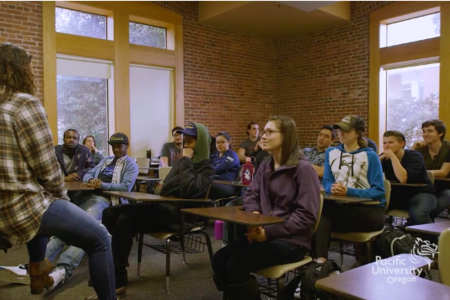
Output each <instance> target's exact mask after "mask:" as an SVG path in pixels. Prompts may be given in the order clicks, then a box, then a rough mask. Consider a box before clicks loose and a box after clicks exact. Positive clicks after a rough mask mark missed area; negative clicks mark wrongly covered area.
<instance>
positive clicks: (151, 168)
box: [139, 167, 159, 170]
mask: <svg viewBox="0 0 450 300" xmlns="http://www.w3.org/2000/svg"><path fill="white" fill-rule="evenodd" d="M139 169H143V170H159V168H153V167H139Z"/></svg>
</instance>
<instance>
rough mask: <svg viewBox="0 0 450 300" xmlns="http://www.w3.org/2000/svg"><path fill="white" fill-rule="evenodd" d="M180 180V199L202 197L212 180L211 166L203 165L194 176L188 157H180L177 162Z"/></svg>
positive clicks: (212, 171) (212, 170) (192, 166)
mask: <svg viewBox="0 0 450 300" xmlns="http://www.w3.org/2000/svg"><path fill="white" fill-rule="evenodd" d="M178 166H179V172H180V174H178V175H179V178H180V197H182V198H187V199H189V198H195V197H199V195H202V194H203V195H204V194H205V193H206V192H207V191H208V188H209V186H210V185H211V183H212V181H213V178H214V168H213V166H212V164H208V165H205V167H204V168H203V170H202V171H201V172H198V173H197V174H194V165H193V163H192V160H191V159H190V158H189V157H182V158H181V159H180V160H179V161H178Z"/></svg>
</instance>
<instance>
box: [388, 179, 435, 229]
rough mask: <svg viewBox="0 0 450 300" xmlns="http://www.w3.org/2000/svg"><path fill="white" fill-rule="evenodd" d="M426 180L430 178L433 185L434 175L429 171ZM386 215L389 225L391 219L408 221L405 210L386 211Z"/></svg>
mask: <svg viewBox="0 0 450 300" xmlns="http://www.w3.org/2000/svg"><path fill="white" fill-rule="evenodd" d="M427 174H428V178H430V181H431V183H432V184H434V174H433V173H432V172H431V171H427ZM386 215H387V216H389V224H391V225H392V221H393V217H397V218H402V219H408V218H409V213H408V211H407V210H404V209H388V210H387V211H386Z"/></svg>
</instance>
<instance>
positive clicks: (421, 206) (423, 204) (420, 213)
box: [406, 193, 437, 226]
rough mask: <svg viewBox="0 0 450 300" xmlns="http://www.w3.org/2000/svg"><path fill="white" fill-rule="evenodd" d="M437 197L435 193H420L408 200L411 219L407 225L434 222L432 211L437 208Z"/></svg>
mask: <svg viewBox="0 0 450 300" xmlns="http://www.w3.org/2000/svg"><path fill="white" fill-rule="evenodd" d="M436 205H437V199H436V196H435V195H434V194H428V193H418V194H416V195H414V196H413V197H412V198H411V199H409V201H408V208H407V210H408V213H409V221H408V222H407V224H406V225H407V226H412V225H420V224H427V223H433V221H432V220H431V217H430V215H431V213H432V212H433V211H434V210H435V209H436Z"/></svg>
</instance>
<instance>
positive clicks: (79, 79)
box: [56, 56, 112, 154]
mask: <svg viewBox="0 0 450 300" xmlns="http://www.w3.org/2000/svg"><path fill="white" fill-rule="evenodd" d="M67 57H68V56H63V57H62V58H61V57H59V58H58V60H57V73H58V75H57V78H56V84H57V108H58V112H57V113H58V120H57V122H58V144H62V143H63V133H64V131H66V130H67V129H69V128H73V129H76V130H77V131H78V132H79V133H80V143H81V142H82V139H83V138H84V137H85V136H86V135H93V136H94V137H95V140H96V144H97V148H98V149H99V150H100V151H101V152H102V153H103V154H107V153H108V144H107V142H108V136H109V129H110V126H109V123H110V122H109V117H110V116H109V114H108V112H109V111H108V107H109V105H108V104H109V103H108V102H109V99H108V86H109V84H108V83H109V82H108V81H109V78H111V68H112V67H111V65H110V63H108V62H107V63H104V62H95V61H93V60H92V61H86V60H84V61H83V60H81V58H78V59H79V60H77V59H75V58H73V57H70V59H69V58H67ZM91 70H92V71H91Z"/></svg>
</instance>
